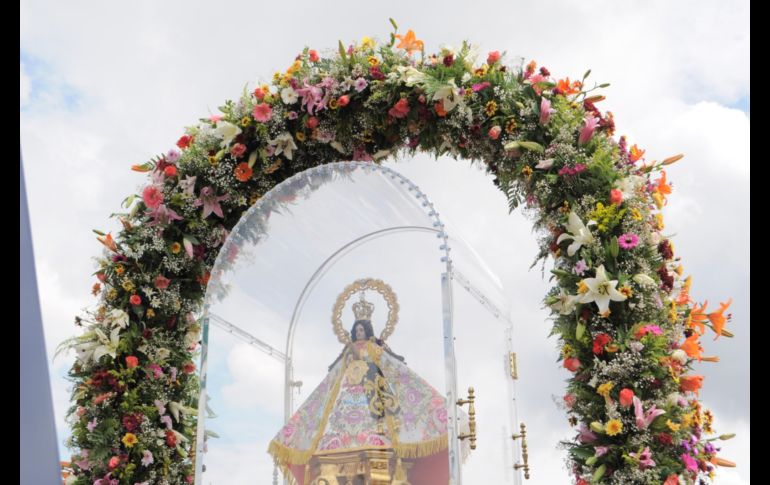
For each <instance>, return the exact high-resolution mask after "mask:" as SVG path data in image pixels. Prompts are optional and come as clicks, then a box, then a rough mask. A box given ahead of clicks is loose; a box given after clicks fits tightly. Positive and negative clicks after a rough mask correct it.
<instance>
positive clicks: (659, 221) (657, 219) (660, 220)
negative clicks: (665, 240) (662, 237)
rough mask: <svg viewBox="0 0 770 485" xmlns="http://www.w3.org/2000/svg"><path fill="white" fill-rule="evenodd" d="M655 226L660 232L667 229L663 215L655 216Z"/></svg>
mask: <svg viewBox="0 0 770 485" xmlns="http://www.w3.org/2000/svg"><path fill="white" fill-rule="evenodd" d="M655 226H656V228H657V229H658V230H659V231H660V230H662V229H663V228H664V227H666V226H665V225H664V224H663V214H660V213H658V214H655Z"/></svg>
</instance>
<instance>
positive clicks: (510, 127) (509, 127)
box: [505, 118, 516, 133]
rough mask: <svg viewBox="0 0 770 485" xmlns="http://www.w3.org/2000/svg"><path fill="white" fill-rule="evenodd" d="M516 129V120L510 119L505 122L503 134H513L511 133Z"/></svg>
mask: <svg viewBox="0 0 770 485" xmlns="http://www.w3.org/2000/svg"><path fill="white" fill-rule="evenodd" d="M515 129H516V120H515V119H513V118H511V119H510V120H508V121H506V122H505V132H506V133H513V131H514V130H515Z"/></svg>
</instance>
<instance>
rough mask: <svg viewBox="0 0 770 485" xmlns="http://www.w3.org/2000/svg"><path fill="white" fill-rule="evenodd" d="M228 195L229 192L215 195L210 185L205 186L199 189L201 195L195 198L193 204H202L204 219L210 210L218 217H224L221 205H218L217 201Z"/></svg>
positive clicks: (224, 198) (226, 197)
mask: <svg viewBox="0 0 770 485" xmlns="http://www.w3.org/2000/svg"><path fill="white" fill-rule="evenodd" d="M229 197H230V194H225V195H220V196H217V195H216V194H215V193H214V189H213V188H211V186H206V187H203V188H202V189H201V195H200V197H199V198H198V199H196V200H195V202H194V203H193V205H194V206H195V207H199V206H201V205H202V206H203V218H204V219H205V218H206V217H208V216H209V214H211V213H212V212H213V213H214V214H216V215H218V216H219V217H225V216H224V214H223V213H222V207H221V206H220V205H219V202H220V201H222V200H227V199H228V198H229Z"/></svg>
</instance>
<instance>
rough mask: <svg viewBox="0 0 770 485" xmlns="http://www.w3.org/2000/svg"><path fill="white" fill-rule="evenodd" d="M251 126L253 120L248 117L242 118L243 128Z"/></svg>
mask: <svg viewBox="0 0 770 485" xmlns="http://www.w3.org/2000/svg"><path fill="white" fill-rule="evenodd" d="M249 124H251V118H249V117H248V116H244V117H243V118H241V126H249Z"/></svg>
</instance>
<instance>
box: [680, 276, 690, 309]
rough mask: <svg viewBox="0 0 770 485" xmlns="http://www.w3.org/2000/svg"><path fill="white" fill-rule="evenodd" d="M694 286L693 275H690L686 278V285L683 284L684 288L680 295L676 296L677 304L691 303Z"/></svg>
mask: <svg viewBox="0 0 770 485" xmlns="http://www.w3.org/2000/svg"><path fill="white" fill-rule="evenodd" d="M691 286H692V276H688V277H687V279H686V280H684V286H682V289H681V290H680V291H679V295H677V297H676V304H677V305H679V306H682V305H686V304H688V303H690V301H691V300H690V287H691Z"/></svg>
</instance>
